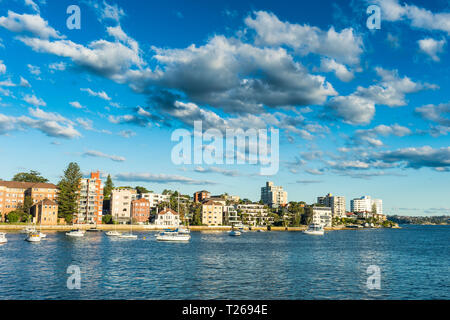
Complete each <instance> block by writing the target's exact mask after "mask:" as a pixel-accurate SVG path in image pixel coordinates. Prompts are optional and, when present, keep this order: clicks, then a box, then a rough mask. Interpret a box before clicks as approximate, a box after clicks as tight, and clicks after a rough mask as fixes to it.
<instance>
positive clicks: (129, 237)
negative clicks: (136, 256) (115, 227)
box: [118, 233, 138, 239]
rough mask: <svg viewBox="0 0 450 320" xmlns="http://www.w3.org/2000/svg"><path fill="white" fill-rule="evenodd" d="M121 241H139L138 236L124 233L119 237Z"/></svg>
mask: <svg viewBox="0 0 450 320" xmlns="http://www.w3.org/2000/svg"><path fill="white" fill-rule="evenodd" d="M118 237H119V238H121V239H137V238H138V236H137V235H136V234H132V233H124V234H121V235H119V236H118Z"/></svg>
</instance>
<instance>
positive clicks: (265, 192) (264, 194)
mask: <svg viewBox="0 0 450 320" xmlns="http://www.w3.org/2000/svg"><path fill="white" fill-rule="evenodd" d="M261 200H262V202H263V203H264V204H267V205H269V206H271V207H279V206H284V205H286V203H287V192H286V191H284V190H283V187H277V186H274V184H273V182H271V181H267V182H266V186H265V187H262V188H261Z"/></svg>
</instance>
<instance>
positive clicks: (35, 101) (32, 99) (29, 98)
mask: <svg viewBox="0 0 450 320" xmlns="http://www.w3.org/2000/svg"><path fill="white" fill-rule="evenodd" d="M23 101H25V102H27V103H29V104H31V105H33V106H35V107H39V106H46V105H47V104H46V103H45V101H44V100H42V99H41V98H38V97H36V96H35V95H34V94H33V95H30V94H27V95H26V96H25V97H24V98H23Z"/></svg>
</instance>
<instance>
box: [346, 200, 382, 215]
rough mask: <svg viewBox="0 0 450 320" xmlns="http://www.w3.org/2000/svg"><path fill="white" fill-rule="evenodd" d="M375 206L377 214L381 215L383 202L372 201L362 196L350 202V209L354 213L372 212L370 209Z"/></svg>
mask: <svg viewBox="0 0 450 320" xmlns="http://www.w3.org/2000/svg"><path fill="white" fill-rule="evenodd" d="M373 205H375V207H376V210H377V212H376V213H377V214H383V200H381V199H372V198H371V197H370V196H362V197H361V198H356V199H353V200H351V201H350V209H351V211H352V212H355V213H358V212H360V213H363V212H370V213H371V212H372V207H373Z"/></svg>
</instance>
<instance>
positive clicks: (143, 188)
mask: <svg viewBox="0 0 450 320" xmlns="http://www.w3.org/2000/svg"><path fill="white" fill-rule="evenodd" d="M135 189H136V191H137V193H139V194H143V193H149V192H152V191H150V190H148V189H147V188H146V187H141V186H136V188H135Z"/></svg>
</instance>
